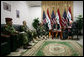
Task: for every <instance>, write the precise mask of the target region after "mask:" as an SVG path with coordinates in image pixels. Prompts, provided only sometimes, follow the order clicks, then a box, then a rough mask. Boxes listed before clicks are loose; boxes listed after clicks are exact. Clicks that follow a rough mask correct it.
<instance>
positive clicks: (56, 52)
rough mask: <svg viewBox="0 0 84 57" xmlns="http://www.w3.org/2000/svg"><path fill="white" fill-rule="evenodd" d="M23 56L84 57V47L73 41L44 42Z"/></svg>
mask: <svg viewBox="0 0 84 57" xmlns="http://www.w3.org/2000/svg"><path fill="white" fill-rule="evenodd" d="M22 56H83V47H82V46H81V45H80V44H79V43H77V42H76V41H72V40H56V39H55V40H52V39H48V40H42V41H39V42H38V43H37V44H36V45H35V46H34V47H32V49H30V50H28V51H27V52H25V53H24V54H23V55H22Z"/></svg>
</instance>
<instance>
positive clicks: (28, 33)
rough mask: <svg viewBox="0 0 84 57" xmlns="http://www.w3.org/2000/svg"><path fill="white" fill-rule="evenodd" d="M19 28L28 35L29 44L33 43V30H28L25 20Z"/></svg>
mask: <svg viewBox="0 0 84 57" xmlns="http://www.w3.org/2000/svg"><path fill="white" fill-rule="evenodd" d="M21 30H22V31H24V32H25V33H27V37H28V43H30V45H34V42H35V41H34V40H35V39H34V38H33V36H34V33H33V32H34V31H32V30H30V29H29V28H28V26H27V25H26V21H23V26H22V27H21Z"/></svg>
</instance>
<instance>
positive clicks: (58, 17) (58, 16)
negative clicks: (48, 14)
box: [56, 9, 62, 27]
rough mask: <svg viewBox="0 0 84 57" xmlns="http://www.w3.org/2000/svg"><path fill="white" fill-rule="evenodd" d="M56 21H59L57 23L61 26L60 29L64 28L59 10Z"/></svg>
mask: <svg viewBox="0 0 84 57" xmlns="http://www.w3.org/2000/svg"><path fill="white" fill-rule="evenodd" d="M56 20H57V23H58V24H59V25H60V27H62V20H61V15H60V11H59V9H58V10H57V13H56Z"/></svg>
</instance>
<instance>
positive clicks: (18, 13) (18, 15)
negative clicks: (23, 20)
mask: <svg viewBox="0 0 84 57" xmlns="http://www.w3.org/2000/svg"><path fill="white" fill-rule="evenodd" d="M16 17H17V18H20V12H19V10H16Z"/></svg>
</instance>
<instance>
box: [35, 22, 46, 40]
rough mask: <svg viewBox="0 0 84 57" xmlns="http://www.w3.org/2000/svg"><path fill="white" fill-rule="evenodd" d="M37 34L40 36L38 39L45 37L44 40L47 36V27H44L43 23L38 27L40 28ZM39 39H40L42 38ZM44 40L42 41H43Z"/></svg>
mask: <svg viewBox="0 0 84 57" xmlns="http://www.w3.org/2000/svg"><path fill="white" fill-rule="evenodd" d="M37 34H38V37H39V36H40V37H42V36H43V38H45V37H44V35H47V34H46V27H45V26H44V25H43V23H40V25H39V26H38V28H37ZM40 37H39V38H40ZM43 38H42V39H43Z"/></svg>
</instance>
